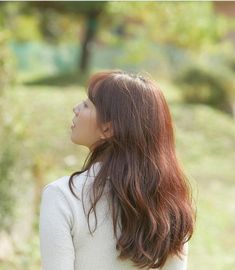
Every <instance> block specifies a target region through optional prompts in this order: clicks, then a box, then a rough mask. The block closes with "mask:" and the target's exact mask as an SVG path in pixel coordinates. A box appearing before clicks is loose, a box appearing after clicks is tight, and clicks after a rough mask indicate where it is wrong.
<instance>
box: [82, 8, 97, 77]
mask: <svg viewBox="0 0 235 270" xmlns="http://www.w3.org/2000/svg"><path fill="white" fill-rule="evenodd" d="M97 24H98V13H96V12H91V13H89V14H88V15H87V18H86V31H85V35H84V40H83V42H82V46H81V47H82V50H81V57H80V62H79V70H80V71H81V72H84V73H86V72H87V71H88V69H89V65H90V58H91V51H92V46H93V44H92V43H93V40H94V38H95V34H96V31H97Z"/></svg>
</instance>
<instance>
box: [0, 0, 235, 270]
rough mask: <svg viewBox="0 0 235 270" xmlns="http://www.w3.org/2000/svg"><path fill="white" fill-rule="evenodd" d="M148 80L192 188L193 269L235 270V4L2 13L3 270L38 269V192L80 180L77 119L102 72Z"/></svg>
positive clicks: (89, 6)
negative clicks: (73, 132)
mask: <svg viewBox="0 0 235 270" xmlns="http://www.w3.org/2000/svg"><path fill="white" fill-rule="evenodd" d="M113 68H118V69H124V70H126V71H130V72H139V73H141V74H142V75H145V74H147V75H148V74H150V75H151V76H152V77H153V78H154V79H155V80H156V81H157V83H158V84H159V86H160V87H161V89H162V91H163V93H164V95H165V97H166V99H167V101H168V104H169V107H170V110H171V112H172V116H173V120H174V127H175V136H176V148H177V149H176V150H177V154H178V156H179V158H180V159H181V161H182V164H183V166H184V168H185V171H186V174H187V175H188V177H189V179H190V181H191V184H192V186H193V189H194V197H195V200H196V203H197V224H196V230H195V233H194V236H193V238H192V239H191V241H190V249H189V259H188V269H189V270H197V269H200V270H207V269H213V270H231V269H235V257H234V254H235V243H234V239H235V220H234V212H235V204H234V197H235V196H234V195H235V169H234V164H235V119H234V117H235V116H234V114H235V113H234V112H235V76H234V75H235V2H223V1H221V2H220V1H217V2H213V1H210V2H209V1H206V2H113V1H103V2H69V1H66V2H63V1H62V2H55V1H52V2H49V1H48V2H44V1H39V2H34V1H32V2H26V1H25V2H19V1H16V2H3V1H1V2H0V123H1V125H0V143H1V151H0V270H16V269H17V270H28V269H30V270H31V269H34V270H39V269H41V265H40V253H39V235H38V218H39V205H40V200H41V191H42V188H43V186H44V185H45V184H47V183H49V182H52V181H54V180H56V179H57V178H59V177H61V176H64V175H70V174H71V173H72V172H74V171H76V170H79V169H81V166H82V164H83V162H84V160H85V157H86V155H87V154H88V149H87V148H85V147H83V146H77V145H74V144H73V143H72V142H71V141H70V126H71V121H72V118H73V113H72V108H73V106H74V105H75V104H77V102H80V101H81V100H82V99H83V98H84V97H85V96H86V86H87V79H88V78H89V76H90V75H91V74H93V73H94V72H96V71H99V70H102V69H113Z"/></svg>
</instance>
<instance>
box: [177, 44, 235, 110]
mask: <svg viewBox="0 0 235 270" xmlns="http://www.w3.org/2000/svg"><path fill="white" fill-rule="evenodd" d="M218 49H220V52H221V51H222V47H218ZM229 55H230V51H229V50H226V51H224V54H222V53H220V54H218V53H215V52H210V53H207V54H203V55H201V56H200V55H198V56H197V59H195V56H194V57H193V58H192V59H191V61H189V62H188V63H187V64H186V65H184V67H183V68H181V69H179V70H178V71H176V72H175V75H174V76H175V77H174V78H175V82H176V83H177V84H178V85H179V87H180V89H181V91H182V97H183V100H184V101H185V102H188V103H204V104H207V105H210V106H213V107H215V108H217V109H220V110H222V111H224V112H226V113H228V114H230V115H233V114H234V112H233V103H234V99H235V79H234V78H235V76H234V70H233V69H232V67H233V65H234V64H235V60H234V59H235V58H234V57H229Z"/></svg>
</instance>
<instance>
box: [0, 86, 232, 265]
mask: <svg viewBox="0 0 235 270" xmlns="http://www.w3.org/2000/svg"><path fill="white" fill-rule="evenodd" d="M159 84H160V85H161V86H162V88H163V90H164V94H165V96H166V98H167V100H168V102H169V106H170V109H171V112H172V116H173V120H174V125H175V137H176V148H177V149H176V150H177V153H178V156H179V158H180V159H181V161H182V164H183V166H184V168H185V171H186V173H187V175H188V177H189V178H190V181H191V184H192V186H193V189H194V197H195V200H196V203H197V210H198V214H197V224H196V230H195V233H194V235H193V238H192V240H191V241H190V247H189V259H188V264H189V267H188V270H197V269H200V270H207V269H213V270H231V269H233V268H234V267H235V258H234V254H235V245H234V241H233V239H235V230H234V228H235V220H234V219H233V216H234V211H235V205H234V202H233V199H234V194H235V193H234V191H235V180H234V179H235V170H234V160H235V140H234V138H235V126H234V120H233V119H230V118H229V117H228V116H226V115H224V114H223V113H221V112H219V111H216V110H214V109H212V108H209V107H208V106H203V105H186V104H183V103H181V102H180V96H179V91H178V89H175V88H174V87H173V86H172V85H170V84H169V83H167V82H164V81H159ZM168 89H169V90H168ZM84 96H85V91H84V88H79V87H78V86H75V85H74V84H66V85H64V86H60V87H58V86H57V85H49V86H48V85H42V84H33V83H32V84H28V85H22V84H21V85H19V86H18V87H17V89H16V91H15V92H14V94H13V95H10V97H9V98H10V100H11V103H10V104H11V105H12V106H10V108H12V109H14V110H15V113H16V114H17V113H18V114H19V113H20V119H21V120H20V121H19V123H18V129H20V130H21V132H22V134H23V135H22V138H23V143H24V149H22V155H23V156H24V157H25V160H28V162H29V164H28V165H27V166H24V162H26V161H25V160H22V161H21V162H22V168H23V169H25V170H26V169H29V170H30V168H31V167H32V166H33V165H35V164H36V165H37V172H38V171H39V172H40V173H37V174H36V175H37V176H38V175H40V177H41V179H42V181H43V183H41V184H43V185H44V184H46V183H49V182H51V181H54V180H55V179H56V178H58V177H60V176H63V175H67V174H70V173H72V172H73V171H75V170H77V169H80V167H81V165H82V163H83V161H84V159H85V156H86V154H87V153H88V151H87V149H86V148H84V147H83V146H75V145H74V144H73V143H72V142H71V141H70V125H71V120H72V117H73V113H72V107H73V106H74V104H75V103H76V102H79V101H80V100H81V99H83V97H84ZM29 160H30V161H29ZM30 175H32V172H31V174H30ZM31 181H35V175H34V178H32V179H31ZM37 207H38V206H37ZM16 269H17V270H21V269H22V270H23V269H24V270H27V269H34V270H39V269H40V255H39V239H38V208H37V213H36V214H35V223H34V231H33V234H32V237H30V239H29V242H27V243H25V246H24V247H23V248H22V249H21V250H19V252H18V254H16V256H15V257H14V259H13V260H12V261H11V262H5V263H3V262H0V270H16Z"/></svg>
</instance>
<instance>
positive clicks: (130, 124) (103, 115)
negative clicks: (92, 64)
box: [69, 70, 196, 268]
mask: <svg viewBox="0 0 235 270" xmlns="http://www.w3.org/2000/svg"><path fill="white" fill-rule="evenodd" d="M88 96H89V99H90V100H91V101H92V102H93V103H94V105H95V107H96V110H97V122H98V124H99V125H102V124H103V123H106V122H111V123H112V127H113V136H111V137H109V138H107V139H106V140H100V141H98V142H96V144H95V145H94V147H93V148H92V149H93V150H92V151H91V152H90V153H89V155H88V157H87V159H86V161H85V164H86V165H84V166H83V169H82V170H81V171H78V172H74V173H73V174H72V175H71V176H70V180H69V186H70V189H71V192H72V193H73V194H74V195H75V196H76V194H75V193H74V192H73V176H74V175H78V174H80V173H81V172H84V171H85V170H88V169H89V168H90V167H91V165H92V164H93V163H95V162H96V161H97V160H101V159H102V160H103V162H102V167H101V169H100V171H99V173H98V174H97V176H96V177H95V180H94V182H93V185H92V191H93V195H94V198H95V199H94V201H93V202H92V207H91V208H90V211H89V214H90V212H91V210H92V209H93V210H94V211H95V205H96V203H97V202H98V200H99V198H100V197H101V195H102V193H103V190H104V187H105V186H106V185H107V184H108V185H109V187H110V191H109V202H110V203H111V206H112V208H111V209H112V219H113V230H114V234H115V237H116V239H117V242H116V249H117V250H119V251H120V254H119V258H120V259H130V260H132V261H133V262H134V264H135V266H136V267H139V268H143V267H148V268H158V267H162V266H163V265H164V263H165V262H166V259H167V257H168V256H169V255H175V254H176V255H177V256H179V257H181V256H180V255H182V254H183V245H184V243H186V242H187V241H188V240H189V239H190V238H191V236H192V234H193V231H194V224H195V219H196V214H195V213H196V211H195V209H194V207H193V203H192V202H193V200H192V188H191V185H190V182H189V180H188V178H187V177H186V175H185V173H184V171H183V169H182V167H181V165H180V162H179V160H178V158H177V156H176V151H175V139H174V131H173V125H172V118H171V114H170V110H169V107H168V105H167V102H166V100H165V98H164V95H163V93H162V91H161V89H160V87H159V86H158V85H157V83H156V82H155V81H154V80H153V79H152V78H146V77H143V76H138V75H133V74H130V73H127V72H124V71H122V70H108V71H102V72H98V73H96V74H94V75H93V76H92V77H91V78H90V80H89V83H88ZM87 160H88V161H87ZM89 214H88V224H89ZM95 216H96V215H95ZM117 225H120V231H121V234H120V235H119V236H118V235H117ZM89 228H90V226H89Z"/></svg>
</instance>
